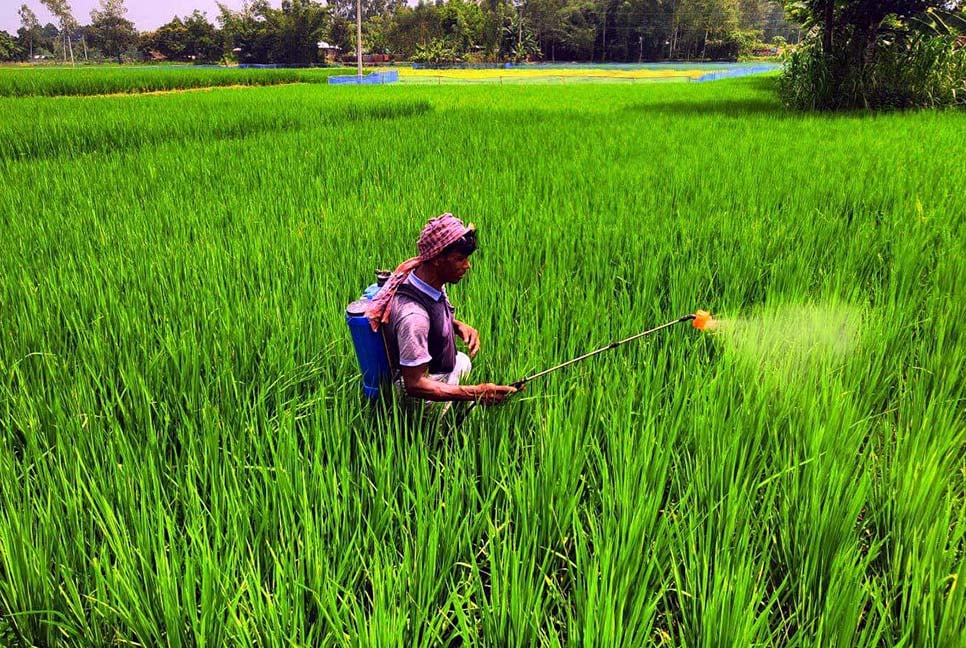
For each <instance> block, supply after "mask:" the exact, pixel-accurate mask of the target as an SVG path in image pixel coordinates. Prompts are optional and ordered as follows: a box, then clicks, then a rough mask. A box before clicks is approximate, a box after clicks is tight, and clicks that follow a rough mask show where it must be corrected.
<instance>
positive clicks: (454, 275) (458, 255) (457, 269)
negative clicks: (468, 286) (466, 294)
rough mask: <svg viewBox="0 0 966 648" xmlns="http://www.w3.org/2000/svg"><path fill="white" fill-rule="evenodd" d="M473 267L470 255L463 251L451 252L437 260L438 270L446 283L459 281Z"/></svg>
mask: <svg viewBox="0 0 966 648" xmlns="http://www.w3.org/2000/svg"><path fill="white" fill-rule="evenodd" d="M471 267H472V264H470V257H469V256H468V255H466V254H463V253H462V252H450V253H448V254H444V255H443V256H441V257H439V258H438V259H437V260H436V270H437V272H438V273H439V277H440V278H441V279H442V280H443V282H444V283H450V284H455V283H459V281H460V279H462V278H463V275H465V274H466V272H467V271H468V270H469V269H470V268H471Z"/></svg>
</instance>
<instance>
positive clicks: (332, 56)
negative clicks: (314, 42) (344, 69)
mask: <svg viewBox="0 0 966 648" xmlns="http://www.w3.org/2000/svg"><path fill="white" fill-rule="evenodd" d="M341 51H342V48H341V47H339V46H338V45H331V44H329V43H326V42H325V41H319V54H321V55H322V59H323V60H324V61H325V62H326V63H332V62H333V61H336V60H338V58H339V52H341Z"/></svg>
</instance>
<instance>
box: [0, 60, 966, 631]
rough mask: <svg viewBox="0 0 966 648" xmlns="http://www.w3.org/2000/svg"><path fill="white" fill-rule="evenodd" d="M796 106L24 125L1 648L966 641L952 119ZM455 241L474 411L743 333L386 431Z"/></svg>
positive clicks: (745, 83) (9, 267)
mask: <svg viewBox="0 0 966 648" xmlns="http://www.w3.org/2000/svg"><path fill="white" fill-rule="evenodd" d="M775 83H776V81H775V80H773V79H753V78H751V79H740V80H735V81H723V82H720V83H717V84H694V85H685V84H681V85H671V84H655V85H626V86H625V85H613V84H610V85H592V84H579V85H574V86H570V85H568V86H526V85H514V86H506V87H501V88H498V87H494V86H489V87H484V86H479V87H477V86H463V87H458V88H457V87H438V88H437V87H431V86H416V87H407V86H385V87H351V88H350V87H338V88H336V87H333V88H325V89H319V88H317V87H315V86H313V85H291V86H280V87H272V88H250V89H244V90H223V91H213V92H205V93H174V94H169V95H159V96H150V97H145V96H138V97H97V98H80V97H77V98H70V97H64V98H57V99H45V98H39V97H32V98H6V99H3V100H0V101H2V108H3V110H2V114H3V117H2V118H0V133H2V134H3V137H2V138H0V174H2V176H3V179H4V181H3V183H2V184H0V215H2V218H3V222H4V225H5V227H4V234H5V237H4V245H3V248H2V252H0V277H2V280H0V643H4V644H5V645H11V646H28V645H64V646H103V645H108V644H112V643H116V644H122V643H125V642H129V643H130V642H136V643H140V644H142V645H165V646H167V645H170V646H225V645H230V646H236V645H237V646H254V645H262V646H264V645H278V646H283V645H284V646H289V645H302V646H342V645H365V646H370V645H371V646H387V645H398V646H438V645H457V644H461V645H470V646H531V645H545V646H557V645H560V646H563V645H589V646H595V645H601V646H605V645H606V646H641V645H664V646H720V645H735V646H749V645H756V646H772V645H780V646H818V645H823V646H824V645H857V646H949V645H959V644H960V643H962V641H963V634H964V632H966V623H964V621H963V620H964V619H966V598H964V594H963V591H964V590H963V587H962V579H961V576H962V575H963V572H964V558H963V556H964V553H963V550H964V548H966V546H964V535H963V529H966V486H964V485H966V473H964V454H963V447H964V434H966V425H964V421H963V416H962V411H963V409H962V405H963V394H964V393H966V383H964V377H966V368H964V358H966V353H964V347H963V342H964V340H963V337H962V334H961V332H960V328H961V327H960V326H959V322H961V321H963V319H964V317H966V312H964V309H966V299H964V295H963V288H962V287H963V286H964V285H966V266H964V265H963V264H962V263H961V259H962V257H963V253H964V252H966V249H964V241H966V231H964V221H963V219H962V217H961V215H962V214H963V213H966V195H964V194H963V192H961V191H958V185H956V183H955V182H952V180H951V179H952V178H955V177H956V173H957V171H958V167H956V164H957V162H956V161H959V160H963V159H966V141H964V140H963V138H962V137H961V136H959V134H960V133H961V132H962V131H963V126H964V119H966V115H962V114H960V113H957V112H945V113H927V112H921V113H902V114H889V115H880V116H874V117H863V116H858V115H848V116H834V117H828V116H819V115H799V114H789V113H786V112H784V111H783V109H782V108H781V106H780V105H779V104H778V102H777V100H776V99H775V96H774V84H775ZM951 161H952V162H951ZM443 211H453V212H454V213H456V214H457V215H459V216H461V217H464V218H466V219H468V220H472V221H473V222H475V223H477V225H478V227H479V233H480V243H481V247H480V250H479V251H478V252H477V253H476V254H475V255H474V257H473V266H474V267H473V270H472V271H471V272H470V274H469V275H467V277H466V278H465V279H464V281H463V282H461V283H460V284H459V285H457V286H451V287H450V288H449V295H450V297H451V299H452V300H453V302H454V303H455V304H456V307H457V309H458V312H459V316H460V318H461V319H464V320H465V321H468V322H470V323H472V324H473V325H474V326H476V327H477V328H478V329H479V331H480V334H481V338H482V341H483V347H482V351H481V353H480V354H479V355H478V356H477V357H476V358H475V359H474V370H473V376H474V380H480V381H484V380H494V381H499V382H504V381H512V380H516V379H518V378H521V377H522V376H525V375H528V374H529V373H531V372H533V371H536V370H539V369H543V368H546V367H549V366H551V365H553V364H556V363H558V362H562V361H564V360H567V359H569V358H572V357H574V356H576V355H578V354H580V353H583V352H586V351H588V350H591V349H593V348H597V347H599V346H601V345H603V344H605V343H607V342H609V341H612V340H615V339H619V338H621V337H624V336H627V335H631V334H633V333H636V332H639V331H641V330H644V329H646V328H649V327H651V326H654V325H657V324H660V323H663V322H666V321H668V320H670V319H672V318H676V317H680V316H681V315H684V314H687V313H692V312H694V311H695V310H696V309H698V308H707V309H710V310H711V311H713V312H714V313H716V314H717V315H718V316H719V318H720V319H721V320H722V321H723V322H725V323H726V324H727V323H730V328H728V327H727V326H726V325H722V327H721V328H720V329H719V330H718V331H717V332H716V333H714V334H709V333H704V332H700V331H697V330H695V329H693V328H691V327H689V326H686V325H680V326H678V327H672V328H670V329H668V330H666V331H662V332H661V333H660V334H659V335H655V336H652V337H648V338H645V339H643V340H641V341H640V342H638V343H634V344H629V345H625V346H623V347H621V348H620V349H616V350H614V351H611V352H608V353H606V354H602V355H600V356H598V357H596V358H594V359H592V360H588V361H586V362H583V363H580V364H577V365H574V366H573V367H571V368H568V369H566V370H563V371H560V372H557V373H554V374H551V375H549V376H547V377H546V378H545V379H541V380H539V381H534V382H533V383H532V384H530V385H528V387H527V389H526V390H525V391H524V392H523V393H522V394H520V395H518V396H516V397H514V399H513V400H511V401H510V402H509V403H508V404H506V405H505V406H503V407H501V408H494V409H483V408H480V409H478V410H476V411H474V412H473V413H472V415H471V416H470V417H469V418H468V419H467V420H466V421H465V423H464V424H463V425H462V426H460V427H459V428H455V429H454V427H453V426H452V425H451V424H450V425H447V424H442V425H423V424H421V423H420V422H419V421H418V420H415V419H414V418H412V417H410V416H408V415H406V414H405V412H404V411H403V409H402V408H396V407H389V408H383V409H378V408H370V407H368V406H366V405H365V404H364V403H363V402H362V400H361V395H360V382H359V376H358V368H357V367H356V363H355V358H354V356H353V353H352V348H351V344H350V342H349V337H348V335H347V331H346V329H345V324H344V319H343V314H342V310H343V309H344V307H345V304H346V303H347V302H349V301H351V300H353V299H355V298H356V297H357V296H358V294H359V292H360V291H361V289H362V288H363V287H364V286H365V285H366V284H368V283H369V282H370V281H371V277H372V271H373V270H374V269H375V268H376V267H386V266H392V265H394V264H395V263H398V262H399V261H401V260H402V259H405V258H407V257H409V256H410V255H411V254H412V253H413V250H414V244H415V238H416V236H417V235H418V232H419V229H420V228H421V226H422V225H423V223H425V221H426V219H427V218H428V217H430V216H432V215H435V214H438V213H440V212H443Z"/></svg>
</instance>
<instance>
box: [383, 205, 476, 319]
mask: <svg viewBox="0 0 966 648" xmlns="http://www.w3.org/2000/svg"><path fill="white" fill-rule="evenodd" d="M474 229H475V227H474V226H473V224H472V223H471V224H470V225H468V226H467V225H464V224H463V221H461V220H460V219H458V218H456V217H455V216H453V215H452V214H449V213H447V214H442V215H440V216H437V217H436V218H432V219H430V221H429V222H428V223H426V226H425V227H424V228H423V231H422V233H421V234H420V235H419V243H418V244H417V249H418V250H419V256H416V257H413V258H411V259H407V260H406V261H403V262H402V263H401V264H399V267H398V268H396V270H395V272H393V273H392V276H391V277H389V280H388V281H386V284H385V285H384V286H383V287H382V290H380V291H379V293H378V294H377V295H376V298H375V299H373V300H372V304H370V305H369V309H368V311H367V312H366V317H368V318H369V325H370V326H372V330H373V331H378V330H379V327H380V326H382V325H383V324H385V323H386V322H388V321H389V308H390V306H391V304H392V298H393V297H394V296H395V295H396V290H398V289H399V286H401V285H402V283H403V282H404V281H405V280H406V278H407V277H408V276H409V274H410V273H411V272H412V271H413V270H415V269H416V268H418V267H419V264H420V263H422V262H424V261H429V260H431V259H435V258H436V257H437V256H439V255H440V253H441V252H442V251H443V250H445V249H446V248H447V247H448V246H450V245H452V244H453V243H456V242H457V241H458V240H460V239H461V238H463V237H464V236H466V234H467V233H468V232H471V231H473V230H474Z"/></svg>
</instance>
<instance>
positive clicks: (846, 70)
mask: <svg viewBox="0 0 966 648" xmlns="http://www.w3.org/2000/svg"><path fill="white" fill-rule="evenodd" d="M785 4H786V8H787V10H788V12H789V14H790V15H791V16H792V17H793V18H795V19H796V20H798V21H799V22H800V23H801V24H802V25H803V27H805V28H806V29H808V30H810V31H811V35H810V37H809V38H808V39H807V42H806V43H805V44H804V46H803V47H802V48H800V49H799V51H797V52H796V53H795V55H793V58H792V60H791V62H790V66H789V68H788V69H787V70H786V73H785V76H784V78H783V94H784V96H785V98H786V101H788V102H789V103H791V104H794V105H800V106H801V105H811V106H813V107H817V108H833V109H834V108H850V107H875V106H877V105H920V104H921V103H922V102H925V103H933V98H934V97H935V96H936V95H937V94H942V92H941V91H940V92H938V93H937V90H939V89H938V88H935V87H933V88H931V89H928V90H927V89H926V86H925V85H924V84H923V83H922V79H923V78H925V77H930V76H932V75H933V73H934V72H936V71H937V66H942V65H948V66H949V67H948V70H949V72H950V73H951V76H950V78H949V79H948V83H947V85H951V86H953V88H957V87H961V86H963V85H966V83H964V80H963V79H962V78H956V77H958V76H959V74H961V72H959V70H960V67H961V65H962V64H961V63H960V61H961V59H962V58H963V57H964V56H966V53H963V52H962V51H959V52H957V51H956V44H955V39H954V34H948V33H947V34H938V33H934V34H932V35H928V34H927V35H923V32H922V26H923V25H928V24H929V23H930V17H931V16H933V15H936V14H938V13H942V12H948V11H955V10H959V9H960V8H962V6H963V2H961V1H950V0H785ZM937 35H938V39H932V38H931V36H937ZM930 60H931V62H930ZM939 76H942V75H939ZM917 87H918V89H917ZM953 95H954V96H955V92H954V93H953ZM917 96H919V97H920V98H919V99H917V98H916V97H917Z"/></svg>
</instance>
